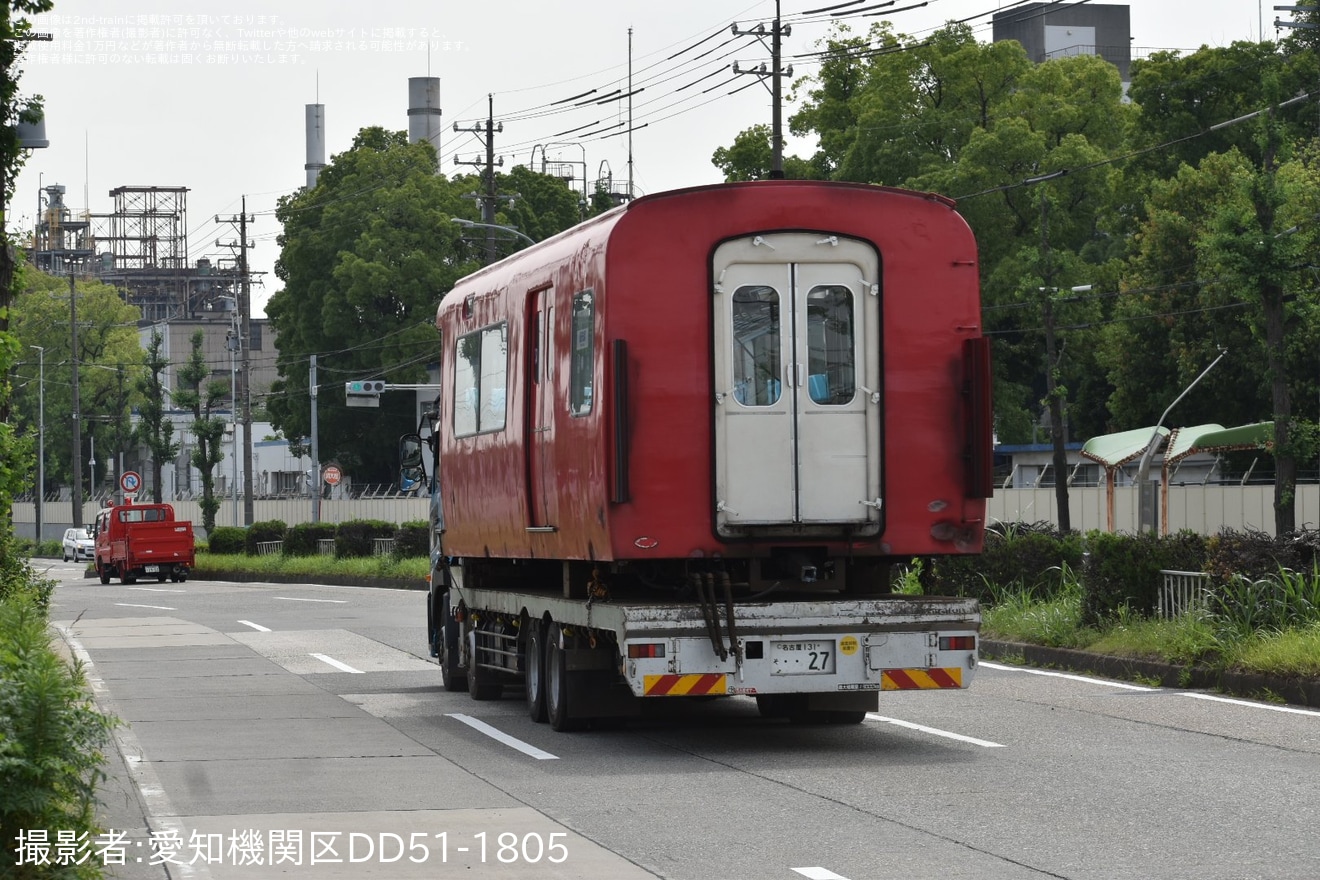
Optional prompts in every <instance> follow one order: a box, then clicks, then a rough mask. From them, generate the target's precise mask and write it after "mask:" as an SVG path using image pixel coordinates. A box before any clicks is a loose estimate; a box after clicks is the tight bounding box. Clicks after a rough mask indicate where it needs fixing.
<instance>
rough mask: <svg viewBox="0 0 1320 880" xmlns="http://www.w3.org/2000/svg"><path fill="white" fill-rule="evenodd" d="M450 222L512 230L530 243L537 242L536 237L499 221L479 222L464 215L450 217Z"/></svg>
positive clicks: (483, 227) (460, 224) (481, 227)
mask: <svg viewBox="0 0 1320 880" xmlns="http://www.w3.org/2000/svg"><path fill="white" fill-rule="evenodd" d="M449 222H450V223H456V224H458V225H459V226H467V227H478V228H480V229H502V230H504V231H505V232H512V233H513V234H514V235H516V236H518V237H519V238H521V239H522V240H523V241H525V242H527V243H528V244H536V239H534V238H531V237H530V236H528V235H525V234H524V233H521V232H519V231H518V230H516V229H514V228H513V227H512V226H501V225H500V224H498V223H478V222H477V221H475V220H464V219H463V218H462V217H450V218H449Z"/></svg>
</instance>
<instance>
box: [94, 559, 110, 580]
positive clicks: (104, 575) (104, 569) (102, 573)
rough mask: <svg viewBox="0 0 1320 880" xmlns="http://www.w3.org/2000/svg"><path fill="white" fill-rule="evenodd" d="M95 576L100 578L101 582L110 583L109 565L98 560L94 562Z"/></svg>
mask: <svg viewBox="0 0 1320 880" xmlns="http://www.w3.org/2000/svg"><path fill="white" fill-rule="evenodd" d="M96 576H97V577H99V578H100V579H101V583H103V584H108V583H110V567H109V566H107V565H102V564H101V563H99V562H98V563H96Z"/></svg>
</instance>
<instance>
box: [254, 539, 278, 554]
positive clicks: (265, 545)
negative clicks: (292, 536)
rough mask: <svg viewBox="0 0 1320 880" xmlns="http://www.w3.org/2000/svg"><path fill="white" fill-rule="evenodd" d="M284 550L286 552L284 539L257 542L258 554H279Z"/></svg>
mask: <svg viewBox="0 0 1320 880" xmlns="http://www.w3.org/2000/svg"><path fill="white" fill-rule="evenodd" d="M282 552H284V542H283V541H258V542H257V555H258V556H279V555H280V553H282Z"/></svg>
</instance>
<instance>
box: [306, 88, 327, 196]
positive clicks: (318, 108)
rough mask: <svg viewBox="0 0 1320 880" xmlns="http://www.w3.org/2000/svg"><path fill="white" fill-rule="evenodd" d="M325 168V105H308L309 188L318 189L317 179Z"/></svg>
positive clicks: (307, 169) (307, 166)
mask: <svg viewBox="0 0 1320 880" xmlns="http://www.w3.org/2000/svg"><path fill="white" fill-rule="evenodd" d="M324 167H325V105H324V104H308V105H307V164H306V165H304V166H303V168H304V169H306V171H307V188H308V189H314V188H315V187H316V178H317V176H318V175H319V174H320V173H321V169H322V168H324Z"/></svg>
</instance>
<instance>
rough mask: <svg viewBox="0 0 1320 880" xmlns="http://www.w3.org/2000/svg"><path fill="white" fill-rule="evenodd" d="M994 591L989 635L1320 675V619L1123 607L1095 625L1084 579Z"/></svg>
mask: <svg viewBox="0 0 1320 880" xmlns="http://www.w3.org/2000/svg"><path fill="white" fill-rule="evenodd" d="M995 593H996V595H995V601H994V602H993V603H992V604H989V605H987V606H986V607H985V608H983V610H982V626H981V633H982V636H983V637H984V638H988V639H998V640H1003V641H1010V642H1021V643H1027V644H1035V645H1046V646H1050V647H1060V648H1075V649H1078V650H1084V651H1090V652H1093V653H1097V654H1107V655H1110V656H1115V657H1132V658H1139V659H1146V660H1159V661H1163V662H1167V663H1172V664H1175V665H1184V666H1191V665H1204V666H1208V667H1211V668H1215V669H1222V670H1226V671H1229V670H1231V671H1235V672H1249V673H1258V674H1262V675H1275V676H1282V677H1298V678H1320V621H1314V622H1311V623H1306V624H1303V623H1296V624H1290V625H1285V626H1282V627H1264V628H1260V629H1249V628H1246V627H1244V626H1243V625H1242V621H1241V620H1240V619H1233V618H1226V617H1224V616H1222V615H1215V614H1210V613H1203V614H1199V615H1198V614H1188V615H1184V616H1183V617H1180V618H1177V619H1174V620H1159V619H1154V618H1146V617H1141V616H1139V615H1136V614H1132V613H1130V612H1128V611H1127V610H1126V609H1122V610H1120V612H1119V614H1118V615H1117V617H1116V618H1115V619H1113V620H1110V621H1107V622H1106V623H1105V624H1103V625H1102V626H1101V627H1098V628H1090V627H1085V626H1083V625H1082V603H1081V588H1080V586H1079V585H1075V584H1072V583H1068V582H1065V586H1064V589H1063V590H1062V592H1061V593H1060V594H1059V595H1057V596H1053V597H1038V596H1036V595H1034V594H1033V593H1032V592H1031V591H1030V590H1024V589H1022V588H1020V587H1018V588H1009V589H1004V590H996V591H995Z"/></svg>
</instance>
